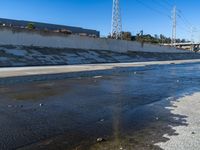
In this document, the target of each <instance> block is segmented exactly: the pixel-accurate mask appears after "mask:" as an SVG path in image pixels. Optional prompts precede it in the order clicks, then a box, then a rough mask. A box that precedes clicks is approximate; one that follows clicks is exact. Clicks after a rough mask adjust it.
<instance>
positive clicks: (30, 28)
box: [26, 23, 36, 30]
mask: <svg viewBox="0 0 200 150" xmlns="http://www.w3.org/2000/svg"><path fill="white" fill-rule="evenodd" d="M26 28H27V29H29V30H33V29H35V28H36V27H35V25H34V23H29V24H28V25H27V27H26Z"/></svg>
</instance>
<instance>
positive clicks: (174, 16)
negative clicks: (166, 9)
mask: <svg viewBox="0 0 200 150" xmlns="http://www.w3.org/2000/svg"><path fill="white" fill-rule="evenodd" d="M176 17H177V12H176V6H174V7H173V10H172V23H173V25H172V42H171V44H172V46H174V44H175V43H176V24H177V22H176Z"/></svg>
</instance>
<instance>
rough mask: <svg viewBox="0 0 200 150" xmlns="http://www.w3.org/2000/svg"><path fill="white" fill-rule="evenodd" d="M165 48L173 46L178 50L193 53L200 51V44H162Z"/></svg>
mask: <svg viewBox="0 0 200 150" xmlns="http://www.w3.org/2000/svg"><path fill="white" fill-rule="evenodd" d="M162 45H165V46H173V47H176V48H180V49H186V50H190V51H194V52H198V51H200V43H174V44H173V45H172V44H162Z"/></svg>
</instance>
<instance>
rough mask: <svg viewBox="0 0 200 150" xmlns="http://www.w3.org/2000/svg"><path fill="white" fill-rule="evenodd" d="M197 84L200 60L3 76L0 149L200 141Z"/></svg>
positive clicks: (146, 146) (109, 148)
mask: <svg viewBox="0 0 200 150" xmlns="http://www.w3.org/2000/svg"><path fill="white" fill-rule="evenodd" d="M5 70H6V69H5ZM199 85H200V65H199V64H198V61H197V62H193V63H192V62H191V63H187V64H185V63H184V64H182V63H179V64H175V63H174V62H168V63H167V64H164V65H156V64H154V65H153V64H152V65H147V66H146V65H144V66H140V69H138V70H134V71H132V70H129V71H127V72H124V73H122V72H120V73H118V72H115V73H112V75H111V74H110V75H103V76H102V75H101V74H100V75H98V76H93V77H76V78H68V79H60V80H50V81H38V82H31V83H29V82H27V83H26V82H24V83H15V84H12V85H11V84H8V85H3V84H2V85H1V86H0V111H1V113H0V129H1V136H0V149H6V150H7V149H19V150H35V149H38V150H46V149H47V150H54V149H56V150H58V149H59V150H66V149H67V150H98V149H99V150H117V149H119V150H138V149H140V150H151V149H158V150H159V149H170V150H173V149H174V150H175V149H181V150H182V149H183V150H187V149H199V148H200V147H199V145H200V141H199V136H200V126H198V124H199V120H200V115H199V114H200V111H199V110H200V100H199V94H198V92H199V91H200V87H199ZM191 138H192V140H191Z"/></svg>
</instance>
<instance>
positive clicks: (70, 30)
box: [0, 18, 100, 37]
mask: <svg viewBox="0 0 200 150" xmlns="http://www.w3.org/2000/svg"><path fill="white" fill-rule="evenodd" d="M30 23H31V24H33V25H34V27H35V29H36V30H48V31H52V32H62V33H67V34H76V35H84V36H90V37H99V36H100V32H99V31H96V30H91V29H84V28H80V27H72V26H65V25H56V24H49V23H41V22H33V21H23V20H12V19H3V18H0V25H1V26H9V27H16V28H27V26H28V25H29V24H30Z"/></svg>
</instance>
